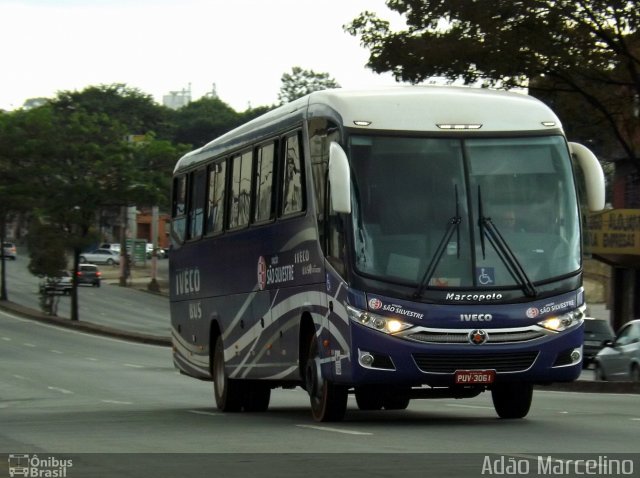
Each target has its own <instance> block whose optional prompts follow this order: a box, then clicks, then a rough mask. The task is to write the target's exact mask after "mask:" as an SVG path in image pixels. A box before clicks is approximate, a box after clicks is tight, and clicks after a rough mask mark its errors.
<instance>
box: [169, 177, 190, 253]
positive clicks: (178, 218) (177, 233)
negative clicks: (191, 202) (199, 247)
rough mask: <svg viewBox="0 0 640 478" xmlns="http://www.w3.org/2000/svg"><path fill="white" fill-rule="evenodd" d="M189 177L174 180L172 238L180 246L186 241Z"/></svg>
mask: <svg viewBox="0 0 640 478" xmlns="http://www.w3.org/2000/svg"><path fill="white" fill-rule="evenodd" d="M186 207H187V176H186V175H185V176H180V177H177V178H175V179H174V180H173V205H172V210H171V238H172V240H173V241H175V242H176V243H178V244H180V243H182V242H183V241H184V236H185V229H186V224H187V218H186V217H185V213H186Z"/></svg>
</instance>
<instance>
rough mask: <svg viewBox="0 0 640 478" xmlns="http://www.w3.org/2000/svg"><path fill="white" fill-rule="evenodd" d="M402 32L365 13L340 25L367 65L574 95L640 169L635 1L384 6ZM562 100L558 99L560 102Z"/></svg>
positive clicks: (498, 0) (445, 0) (402, 76)
mask: <svg viewBox="0 0 640 478" xmlns="http://www.w3.org/2000/svg"><path fill="white" fill-rule="evenodd" d="M387 5H388V6H389V8H391V9H392V10H395V11H396V12H398V13H400V14H401V15H403V16H404V18H405V20H406V29H405V30H402V31H392V30H391V28H390V24H389V22H388V21H386V20H382V19H380V18H379V17H377V16H376V15H375V14H373V13H371V12H363V13H362V14H360V16H358V17H357V18H356V19H354V20H353V21H352V22H351V23H350V24H349V25H347V26H346V29H347V31H348V32H350V33H351V34H353V35H359V36H360V39H361V42H362V44H363V45H364V46H365V47H367V48H368V49H369V50H370V57H369V61H368V66H369V67H370V68H372V69H373V70H374V71H376V72H378V73H380V72H386V71H389V72H392V73H393V74H394V76H395V77H396V79H398V80H402V81H409V82H412V83H418V82H421V81H423V80H425V79H427V78H429V77H432V76H444V77H447V78H449V79H451V80H454V79H463V80H464V81H465V83H467V84H472V83H476V82H479V81H482V82H484V83H485V84H486V85H487V86H500V87H504V88H513V87H525V88H528V89H529V91H530V92H531V94H533V95H534V96H536V95H549V94H556V93H561V94H564V95H573V96H575V97H578V98H579V99H580V100H579V101H580V103H581V105H582V116H583V117H590V118H591V119H594V118H595V119H596V120H597V121H602V122H603V123H604V124H606V125H607V127H608V131H609V132H610V134H611V135H612V137H613V138H614V139H615V142H616V143H617V145H618V146H619V148H620V149H621V150H622V152H623V154H624V155H625V156H626V158H627V159H628V160H629V161H631V162H632V163H633V164H634V165H635V166H636V167H637V168H640V114H639V113H638V109H640V36H639V33H638V29H639V27H640V8H639V7H638V5H637V2H636V1H635V0H570V1H569V0H520V1H513V0H388V2H387ZM565 98H566V96H565Z"/></svg>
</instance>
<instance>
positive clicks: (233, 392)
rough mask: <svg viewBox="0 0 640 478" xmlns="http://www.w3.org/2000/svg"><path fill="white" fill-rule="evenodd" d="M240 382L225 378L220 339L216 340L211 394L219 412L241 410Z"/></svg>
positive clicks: (222, 348) (222, 349) (222, 346)
mask: <svg viewBox="0 0 640 478" xmlns="http://www.w3.org/2000/svg"><path fill="white" fill-rule="evenodd" d="M242 392H243V390H242V382H240V381H238V380H233V379H231V378H229V377H228V376H227V373H226V371H225V367H224V345H223V343H222V337H218V338H217V339H216V344H215V349H214V354H213V394H214V396H215V399H216V406H217V407H218V410H220V411H221V412H239V411H240V409H241V408H242V399H243V394H242Z"/></svg>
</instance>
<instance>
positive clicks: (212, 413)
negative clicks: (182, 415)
mask: <svg viewBox="0 0 640 478" xmlns="http://www.w3.org/2000/svg"><path fill="white" fill-rule="evenodd" d="M187 411H188V412H189V413H195V414H196V415H209V416H210V417H219V416H222V413H215V412H202V411H200V410H187Z"/></svg>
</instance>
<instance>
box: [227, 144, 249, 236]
mask: <svg viewBox="0 0 640 478" xmlns="http://www.w3.org/2000/svg"><path fill="white" fill-rule="evenodd" d="M251 157H252V154H251V151H247V152H246V153H244V154H242V155H241V156H236V157H234V158H233V159H232V168H231V169H232V176H231V209H230V215H229V228H230V229H233V228H239V227H244V226H246V225H248V224H249V208H250V205H251Z"/></svg>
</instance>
